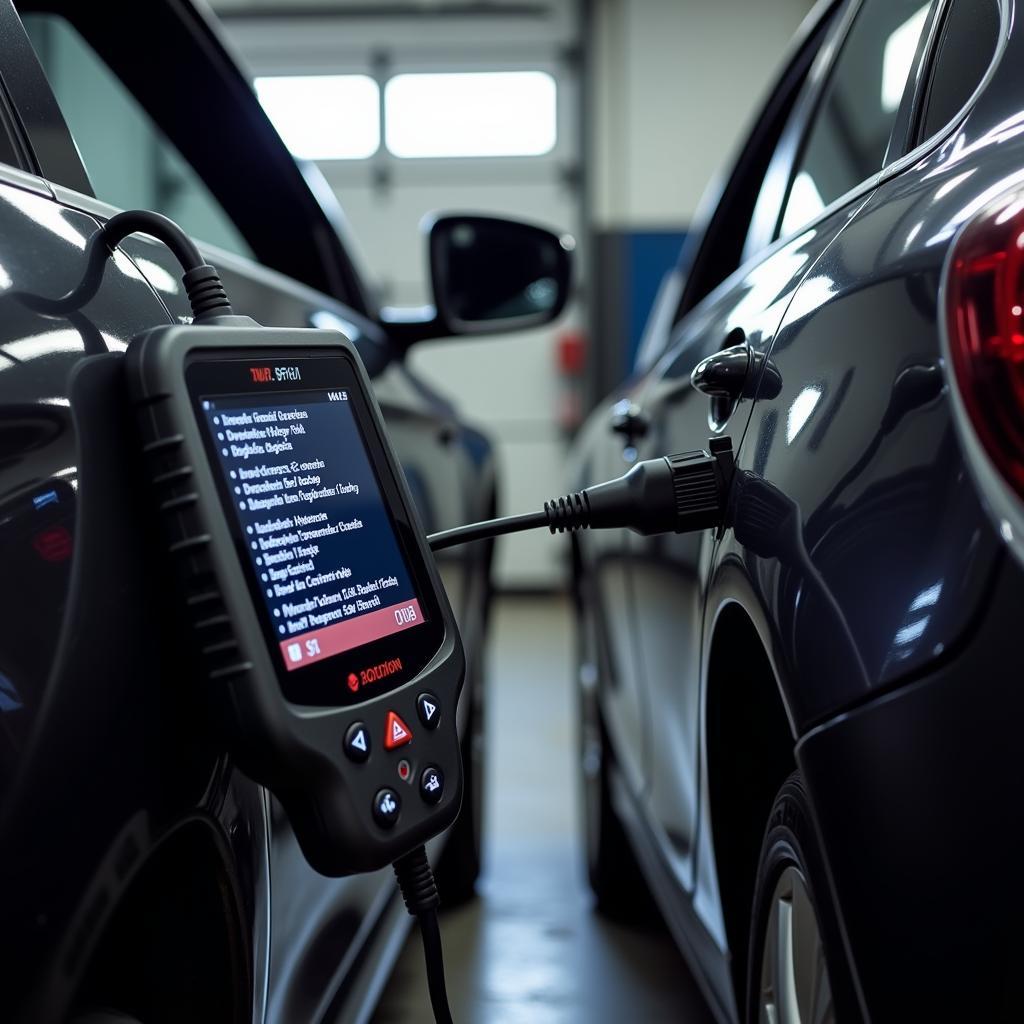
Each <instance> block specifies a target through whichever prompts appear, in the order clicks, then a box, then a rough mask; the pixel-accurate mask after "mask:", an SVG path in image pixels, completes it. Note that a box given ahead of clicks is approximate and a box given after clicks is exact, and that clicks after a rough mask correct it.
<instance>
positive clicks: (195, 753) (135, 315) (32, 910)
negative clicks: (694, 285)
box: [0, 0, 565, 1024]
mask: <svg viewBox="0 0 1024 1024" xmlns="http://www.w3.org/2000/svg"><path fill="white" fill-rule="evenodd" d="M0 40H2V44H0V79H2V88H0V123H2V127H3V131H0V292H2V294H0V879H2V895H0V964H2V977H3V983H2V985H0V990H2V991H0V1019H2V1020H4V1021H24V1022H32V1024H37V1022H49V1021H63V1020H72V1019H85V1017H86V1016H88V1019H90V1020H103V1019H111V1020H112V1019H117V1020H137V1021H141V1022H151V1021H179V1022H180V1021H216V1022H218V1024H223V1022H228V1021H262V1020H278V1021H319V1020H331V1021H335V1020H358V1019H365V1018H366V1016H368V1014H369V1012H370V1011H371V1009H372V1007H373V1005H374V1003H375V1001H376V997H377V995H378V994H379V992H380V989H381V987H382V986H383V984H384V982H385V981H386V978H387V976H388V973H389V971H390V969H391V965H392V963H393V960H394V957H395V955H396V954H397V951H398V949H399V948H400V946H401V943H402V941H403V939H404V936H405V933H406V923H407V920H408V918H407V915H406V913H405V910H404V908H403V907H402V905H401V901H400V899H398V893H397V889H396V887H395V883H394V879H393V877H392V875H391V873H390V872H389V871H385V872H378V873H376V874H373V875H364V876H357V877H351V878H342V879H329V878H325V877H323V876H321V875H318V874H316V873H315V872H314V871H313V870H312V869H311V868H310V867H309V866H308V865H307V863H306V861H305V859H304V858H303V855H302V853H301V852H300V850H299V847H298V845H297V843H296V840H295V836H294V833H293V832H292V830H291V828H290V827H289V824H288V822H287V820H286V818H285V817H284V815H283V812H282V810H281V808H280V805H279V804H278V803H277V802H276V801H275V800H274V799H273V798H271V797H270V795H269V794H268V793H267V791H265V790H264V789H262V788H261V787H259V786H257V785H256V784H254V783H253V782H252V781H250V780H249V779H247V778H246V777H245V776H243V775H242V774H241V773H240V772H239V771H238V770H237V769H236V767H235V766H234V765H233V763H232V761H231V759H230V758H229V757H228V756H227V755H226V753H225V749H224V744H223V742H222V741H221V739H220V738H219V737H218V735H217V734H216V732H215V731H214V730H213V729H212V728H211V726H210V725H209V724H208V721H207V719H208V715H206V714H205V713H204V696H203V694H202V692H199V689H198V688H197V685H196V678H197V676H196V673H195V671H194V665H193V663H192V661H191V658H190V655H189V654H188V653H187V648H188V645H187V644H185V643H184V642H183V640H182V630H181V628H180V613H179V611H178V609H177V607H176V604H175V601H174V598H173V596H172V592H173V587H172V585H171V583H170V580H169V577H168V574H167V573H166V572H165V571H164V570H163V569H162V568H161V565H162V563H161V562H160V561H159V559H155V558H154V556H153V552H154V551H156V550H157V548H156V547H155V546H154V545H156V544H158V540H157V538H156V537H155V536H154V532H153V531H154V526H153V515H152V514H151V511H150V507H149V504H148V502H147V499H146V496H145V494H144V493H142V491H140V490H139V489H138V488H137V487H134V486H132V483H131V481H132V480H133V479H135V477H134V476H133V473H132V467H133V466H135V465H136V461H137V459H138V452H137V450H136V449H137V445H136V442H135V441H134V439H133V435H134V431H133V428H132V424H131V421H130V418H129V417H126V416H125V415H124V410H123V409H122V408H120V407H119V406H118V405H117V403H112V402H110V401H109V400H108V399H107V398H106V397H104V396H105V395H107V394H108V393H109V392H107V391H105V390H101V389H100V388H98V387H97V381H98V379H99V378H98V377H97V376H96V374H97V373H99V374H100V375H102V373H103V372H104V371H102V366H103V365H106V362H105V361H106V360H109V359H111V358H116V357H112V356H106V355H103V353H104V352H105V351H109V352H112V353H116V352H119V351H122V350H123V349H124V348H125V345H126V343H127V342H128V340H129V339H130V338H131V337H132V336H133V335H135V334H136V333H138V332H140V331H142V330H144V329H146V328H149V327H153V326H155V325H158V324H166V323H174V322H178V321H185V320H187V318H188V317H189V315H190V308H189V305H188V303H187V301H186V298H185V295H184V294H183V290H182V288H181V285H180V283H179V273H180V271H179V268H178V267H177V264H176V262H175V260H174V258H173V257H172V256H171V254H170V253H169V252H168V251H167V250H166V249H165V248H164V247H163V246H162V245H160V244H158V243H157V242H156V241H155V240H154V239H150V238H147V237H138V236H136V237H133V238H131V239H129V240H128V241H126V242H125V243H124V244H123V245H121V246H120V247H119V248H118V250H117V252H116V253H115V255H114V258H113V259H112V260H111V261H110V262H109V264H108V265H107V267H106V270H105V274H104V277H103V280H102V285H101V287H100V288H99V290H98V292H97V293H96V294H95V297H94V298H92V299H91V300H90V301H89V302H88V303H86V304H85V305H84V306H83V307H82V308H81V309H80V310H77V311H74V312H72V313H70V314H67V315H62V316H48V315H44V314H43V313H40V312H37V311H36V310H38V309H39V308H40V305H39V302H38V301H37V300H38V299H40V298H54V297H57V296H60V295H63V294H64V293H66V292H68V291H69V290H70V289H71V288H72V287H73V286H74V285H75V284H76V283H77V282H78V280H79V279H80V278H81V277H82V275H83V273H84V271H85V247H86V243H87V240H88V239H89V238H90V237H91V236H92V235H93V234H94V233H95V232H96V231H97V229H98V228H99V227H100V225H101V224H102V223H103V222H105V221H106V220H107V219H108V218H109V217H110V216H111V215H112V214H113V213H115V212H116V208H115V207H113V206H111V205H109V204H108V203H106V202H103V201H101V200H100V199H99V198H97V194H98V190H97V193H94V190H93V183H92V180H91V178H90V166H89V165H88V164H89V160H86V162H85V163H83V158H82V155H81V154H83V153H89V154H92V155H93V157H94V158H95V161H99V162H101V161H103V160H106V161H107V164H105V165H104V167H103V170H104V171H105V172H107V171H110V170H111V168H113V169H114V170H115V171H116V172H118V173H119V174H121V176H122V177H121V180H122V184H123V186H124V187H125V188H126V189H129V190H130V189H133V188H135V189H141V187H142V186H141V184H140V183H142V182H156V185H157V186H158V187H154V189H153V194H147V195H141V196H138V197H137V198H138V201H137V202H136V203H135V204H134V205H144V206H153V207H156V208H158V209H160V210H162V211H163V212H165V213H168V214H170V215H172V216H178V217H180V218H181V219H182V222H183V223H185V224H186V226H188V225H189V224H190V223H194V222H198V223H199V225H200V231H204V230H205V228H206V227H208V228H209V229H210V231H211V233H213V234H214V236H215V237H217V238H218V239H223V240H224V242H225V244H226V245H231V246H232V247H233V248H235V249H236V250H239V251H242V252H243V253H245V252H247V253H248V254H249V255H248V256H245V255H242V256H239V255H237V254H235V253H231V252H228V251H225V250H223V249H218V248H214V247H211V246H205V245H204V246H203V251H204V255H205V256H206V257H207V258H208V259H209V260H210V261H211V262H213V263H215V264H216V266H217V268H218V269H219V270H220V272H221V276H222V279H223V281H224V284H225V286H226V288H227V290H228V292H229V294H230V296H231V298H232V300H233V303H234V306H235V308H236V310H237V311H239V312H242V313H245V314H248V315H250V316H252V317H254V318H255V319H256V320H258V321H260V322H262V323H264V324H268V325H276V326H295V327H310V326H318V327H332V328H336V329H340V330H342V331H343V332H344V333H345V334H347V335H348V336H349V337H350V338H351V339H352V340H353V341H354V343H355V344H356V346H357V347H358V349H359V351H360V353H361V355H362V357H363V360H364V362H365V364H366V367H367V369H368V371H369V373H370V375H371V377H372V379H373V383H374V388H375V391H376V395H377V397H378V400H379V402H380V404H381V406H382V408H383V411H384V414H385V417H386V420H387V423H388V426H389V430H390V433H391V437H392V440H393V443H394V445H395V447H396V449H397V451H398V453H399V456H400V459H401V461H402V464H403V467H404V470H405V473H406V475H407V478H408V481H409V484H410V488H411V490H412V492H413V495H414V498H415V499H416V502H417V504H418V506H419V511H420V513H421V516H422V519H423V521H424V524H425V526H426V528H427V529H428V530H434V529H439V528H445V527H450V526H455V525H459V524H461V523H464V522H467V521H473V520H477V519H480V518H487V517H488V516H489V515H491V514H493V511H494V508H495V503H496V484H495V468H494V456H493V451H492V447H491V445H490V443H489V441H488V440H487V438H486V437H485V436H484V435H483V434H481V433H480V432H478V431H476V430H474V429H473V428H472V427H470V426H468V425H466V424H465V423H463V422H462V421H461V420H460V419H459V418H458V416H457V414H456V412H455V410H454V408H453V406H452V404H451V403H450V401H449V400H448V399H446V398H444V397H443V396H441V395H439V394H437V393H436V392H435V391H433V390H432V389H431V388H430V387H429V386H428V385H427V384H426V383H425V382H424V381H423V380H420V379H418V378H417V377H416V376H414V375H413V374H412V373H411V372H410V371H409V369H408V368H407V367H406V365H405V363H404V362H403V356H404V354H405V352H406V350H407V349H408V347H409V346H410V345H411V344H413V343H414V342H416V341H419V340H422V339H425V338H430V337H436V336H441V335H447V334H456V333H472V332H474V331H476V330H478V329H479V330H500V329H502V328H503V327H506V326H510V327H517V328H518V327H522V326H528V325H530V324H534V323H540V322H546V321H547V320H548V319H550V318H551V317H552V316H554V315H555V314H556V313H557V312H558V310H559V308H560V307H561V305H562V304H564V301H565V281H562V280H559V281H555V279H554V278H552V277H550V275H549V274H548V271H547V270H546V269H545V263H544V261H545V259H546V258H547V257H546V256H545V253H547V256H548V257H550V256H551V254H552V253H556V254H557V258H558V265H559V266H563V265H564V263H565V256H564V254H563V253H562V251H561V249H562V247H561V243H560V242H559V240H558V239H557V238H556V237H555V236H553V235H548V234H547V233H546V232H543V231H540V230H539V229H533V228H528V227H526V226H522V225H517V224H511V223H509V222H504V221H499V220H494V219H487V218H480V217H477V218H462V217H457V218H454V219H451V218H449V219H445V218H439V219H437V220H436V221H435V222H434V224H433V227H432V228H431V231H430V238H429V242H430V252H431V260H432V271H433V275H434V280H435V294H436V303H437V309H436V311H434V312H427V313H424V312H422V311H421V312H420V313H419V314H418V315H407V316H405V317H401V316H397V315H395V316H392V317H391V318H390V319H388V318H386V317H385V316H384V315H383V314H382V312H381V310H380V309H379V308H378V307H377V305H376V304H375V302H374V300H373V299H372V297H371V296H370V294H369V292H368V290H367V288H366V287H365V286H364V284H363V281H362V278H361V276H360V274H359V271H358V269H357V268H356V266H355V265H354V263H353V261H352V259H351V258H350V255H349V252H350V249H349V245H348V242H347V239H346V235H345V231H344V224H343V222H342V220H341V217H340V212H339V210H338V209H337V206H336V203H335V202H334V199H333V196H332V195H331V194H330V193H329V192H328V190H327V189H326V187H325V186H324V183H323V180H322V179H321V178H319V177H318V176H317V174H316V172H315V170H314V169H312V168H310V167H300V166H299V165H298V164H297V163H296V162H295V160H294V159H293V158H292V157H291V155H290V154H289V153H288V151H287V150H286V148H285V147H284V145H283V144H282V142H281V140H280V139H279V137H278V136H277V134H276V133H275V132H274V130H273V128H272V127H271V125H270V123H269V121H268V120H267V119H266V117H265V115H264V114H263V111H262V109H261V108H260V106H259V104H258V102H257V100H256V98H255V95H254V94H253V91H252V89H251V86H250V83H249V82H248V81H247V80H246V79H245V77H244V76H243V75H242V73H241V72H240V71H239V69H238V67H237V66H236V64H235V63H234V62H233V61H232V59H231V57H230V56H229V54H228V52H227V50H226V49H225V47H224V45H223V42H222V40H221V39H220V37H219V35H218V33H217V30H216V28H215V26H214V24H213V23H212V22H211V21H210V20H209V19H208V17H207V16H206V15H205V14H204V13H203V12H202V11H201V10H199V9H196V8H194V7H192V6H191V5H190V4H187V3H184V2H181V0H154V2H150V3H147V4H135V5H133V4H85V5H83V4H77V3H72V2H63V0H55V2H52V3H51V2H48V0H42V2H35V0H27V2H25V3H19V4H18V5H17V9H15V6H14V5H13V4H12V3H11V2H10V0H0ZM69 54H70V56H69ZM69 75H70V76H71V77H70V78H69V77H68V76H69ZM76 76H77V77H76ZM113 82H119V83H120V85H119V86H118V88H119V89H121V90H122V93H123V96H124V97H126V99H125V100H124V102H123V103H122V104H121V106H120V107H118V106H116V105H115V104H114V99H113V98H112V97H111V95H110V93H109V92H104V89H105V88H106V87H107V85H108V84H109V83H113ZM51 86H52V88H51ZM55 94H57V95H60V96H61V98H62V102H63V109H62V106H61V105H59V104H58V102H57V99H56V98H55ZM95 104H103V105H104V106H102V107H101V110H100V113H99V115H98V116H95V115H96V110H95V109H92V110H90V113H91V114H93V115H94V116H93V118H92V122H91V123H93V124H94V125H95V133H96V137H92V136H91V135H90V136H88V137H84V136H82V135H80V136H79V137H77V138H76V137H74V136H73V134H72V132H71V131H70V130H69V127H68V125H69V123H71V122H74V121H75V117H76V114H81V112H82V110H83V108H89V107H90V105H92V106H93V107H94V106H95ZM139 111H141V113H139ZM65 112H67V120H66V119H65ZM114 117H126V118H128V117H132V118H135V117H138V118H139V121H138V123H139V124H140V125H142V126H143V128H144V129H145V131H146V133H148V134H146V135H145V139H144V142H145V145H144V146H143V147H142V149H141V151H140V152H135V151H133V152H124V151H121V150H118V149H116V148H115V149H111V147H110V146H109V145H108V144H107V142H106V141H105V138H104V136H103V129H104V124H105V123H108V122H107V120H106V119H107V118H114ZM140 131H142V128H140ZM142 159H147V160H152V161H153V166H146V167H140V166H139V161H140V160H142ZM190 218H191V220H190ZM204 225H205V227H204ZM200 237H203V235H202V234H200ZM456 237H457V238H458V245H457V248H458V251H457V252H455V251H453V249H452V239H453V238H456ZM509 260H511V261H512V262H511V263H509V262H508V261H509ZM538 277H540V278H544V279H545V281H546V284H545V287H544V289H542V291H543V292H544V295H545V296H546V298H545V301H544V303H542V304H540V305H537V303H536V302H533V304H532V305H531V304H530V303H528V302H525V300H524V301H517V296H518V295H520V293H521V292H523V290H524V289H525V288H526V287H527V286H528V285H529V284H530V283H531V282H532V281H534V280H535V279H536V278H538ZM484 285H486V288H485V287H484ZM535 293H536V289H534V290H533V292H531V295H532V294H535ZM94 357H95V358H94ZM96 367H100V368H101V369H99V370H96V369H94V368H96ZM490 558H491V549H490V547H489V546H488V545H487V544H476V545H470V546H467V547H465V548H463V549H457V550H456V552H455V553H454V554H453V555H452V556H451V557H448V558H445V559H443V560H441V561H440V568H441V570H442V574H443V577H444V580H445V584H446V587H447V589H448V591H449V596H450V598H451V603H452V605H453V608H454V609H455V612H456V615H457V617H458V618H459V621H460V626H461V632H462V635H463V639H464V643H465V647H466V653H467V662H468V666H469V668H468V677H467V681H466V684H465V687H464V690H463V698H462V700H461V702H460V705H459V708H458V709H457V717H458V723H459V727H460V735H461V737H462V748H463V758H464V762H465V765H466V780H467V790H466V794H465V799H464V803H463V810H462V814H461V817H460V818H459V821H458V823H457V824H456V825H455V826H454V827H453V829H452V830H451V831H450V832H449V833H448V834H447V835H445V836H443V837H441V838H440V839H438V840H437V842H436V843H435V844H434V845H433V847H432V853H433V855H434V857H435V860H437V859H439V863H440V871H439V884H440V887H441V891H442V896H443V898H444V899H445V900H446V901H447V902H449V903H455V902H457V901H458V900H460V899H463V898H466V897H467V896H468V895H469V894H470V893H472V890H473V883H474V879H475V877H476V873H477V870H478V866H479V850H480V784H481V774H480V773H481V770H482V766H481V763H480V757H481V751H482V744H481V743H480V735H481V727H482V716H483V686H482V683H483V680H482V676H481V670H482V654H483V645H484V639H485V632H486V625H487V609H488V604H489V598H490ZM451 711H452V712H455V709H451ZM340 742H341V740H340V738H339V743H340Z"/></svg>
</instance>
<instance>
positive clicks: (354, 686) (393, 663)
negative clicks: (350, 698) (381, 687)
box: [348, 658, 402, 693]
mask: <svg viewBox="0 0 1024 1024" xmlns="http://www.w3.org/2000/svg"><path fill="white" fill-rule="evenodd" d="M401 671H402V659H401V658H391V659H390V660H389V661H382V662H381V663H380V664H379V665H374V666H373V667H372V668H364V669H363V670H362V671H361V672H360V673H359V674H358V675H356V673H355V672H350V673H349V674H348V688H349V689H350V690H351V691H352V692H353V693H355V692H356V690H358V689H359V687H360V686H369V685H370V683H379V682H380V681H381V680H382V679H386V678H387V677H388V676H393V675H394V674H395V673H396V672H401Z"/></svg>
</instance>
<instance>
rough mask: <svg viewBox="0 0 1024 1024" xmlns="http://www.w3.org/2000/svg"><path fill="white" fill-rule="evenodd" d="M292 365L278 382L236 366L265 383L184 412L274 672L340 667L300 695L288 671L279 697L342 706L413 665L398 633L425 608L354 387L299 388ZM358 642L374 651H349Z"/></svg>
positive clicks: (413, 624)
mask: <svg viewBox="0 0 1024 1024" xmlns="http://www.w3.org/2000/svg"><path fill="white" fill-rule="evenodd" d="M309 362H310V363H314V362H319V363H324V362H327V360H319V361H313V360H310V361H309ZM292 363H293V365H292V366H291V367H290V369H291V370H292V371H293V372H294V374H296V375H297V378H293V380H292V381H290V382H289V381H286V383H290V384H291V387H288V388H287V389H286V390H278V389H277V388H276V387H275V384H276V383H278V382H277V381H276V378H275V377H274V375H275V374H276V373H277V372H279V369H278V368H277V367H273V366H267V367H250V370H251V372H252V373H254V374H256V376H257V377H258V376H260V375H261V374H262V373H263V371H268V372H269V373H270V374H271V380H270V381H269V382H267V386H266V387H265V388H262V387H261V388H258V390H247V391H246V393H243V394H237V393H236V394H214V393H210V392H208V391H205V390H203V391H200V392H198V393H197V394H196V404H197V406H198V408H197V412H198V414H199V416H200V420H201V422H202V423H203V425H204V427H205V430H206V434H207V438H208V442H209V443H208V446H207V447H208V450H210V451H211V454H212V456H213V461H214V465H215V469H216V470H217V472H218V473H219V475H220V480H219V484H220V490H221V494H222V499H223V501H224V503H225V504H228V503H230V505H231V506H232V507H231V511H230V513H229V518H231V519H232V520H233V523H232V525H233V527H234V529H233V532H234V533H235V536H236V543H237V544H238V545H239V547H240V548H241V549H243V550H244V555H242V558H243V561H247V562H248V569H249V570H250V572H249V574H248V575H249V579H250V581H251V584H252V586H251V589H255V590H258V593H259V603H261V604H262V606H263V610H264V612H265V614H264V615H262V616H261V618H262V619H263V621H264V623H265V630H266V631H267V633H268V634H269V636H268V643H269V646H270V647H271V648H272V651H273V653H274V654H275V655H276V658H277V663H278V668H279V671H278V675H279V676H281V675H282V671H281V670H283V675H284V677H285V678H286V679H287V677H289V676H291V675H292V674H293V673H294V674H296V675H297V677H303V676H305V675H307V674H313V673H314V671H315V670H313V666H317V665H318V663H321V662H331V661H332V659H337V661H333V662H332V664H333V665H335V666H337V664H338V662H342V663H343V664H344V667H343V668H334V669H332V671H331V673H330V675H328V676H324V674H323V670H322V669H321V673H320V676H321V678H320V685H318V686H317V687H316V688H315V689H316V691H317V694H318V696H314V694H313V692H312V691H311V692H309V693H307V694H304V693H303V689H302V687H301V685H299V682H298V679H296V682H295V683H294V684H287V685H286V686H285V689H286V692H287V691H291V692H290V693H289V694H288V695H289V696H290V697H291V698H292V699H296V700H298V701H299V702H302V703H321V702H328V700H329V702H331V703H351V702H352V700H353V699H359V697H360V695H362V696H365V697H368V696H371V695H372V694H371V693H370V692H367V693H365V694H364V693H363V690H364V689H366V688H370V689H372V690H373V691H375V692H379V691H381V690H386V689H388V688H389V686H388V684H389V683H392V684H394V685H397V684H399V683H401V682H404V681H405V679H406V678H408V677H409V675H410V670H412V669H415V668H418V667H419V665H418V664H414V663H417V662H422V660H423V659H422V658H418V659H417V658H416V657H414V656H413V655H414V653H415V652H414V650H412V649H411V648H410V643H409V642H408V641H409V640H413V639H414V637H413V636H410V637H408V638H405V637H401V636H400V634H405V633H409V634H416V632H417V631H418V630H422V627H423V626H424V625H425V624H426V623H427V622H428V620H429V618H430V614H429V609H428V608H427V607H425V606H424V601H423V600H421V596H422V595H421V593H420V592H419V589H418V588H417V586H416V584H415V580H414V573H413V572H412V571H411V570H410V564H409V561H408V559H407V557H406V555H405V554H404V553H403V550H402V545H401V544H400V541H399V538H398V536H397V534H396V524H395V521H394V518H393V516H392V514H391V513H390V512H389V504H388V502H387V501H386V500H385V495H384V494H383V493H382V488H381V483H382V481H381V480H380V479H379V477H378V474H377V473H376V472H375V470H374V466H373V464H372V463H371V458H370V454H369V452H368V449H367V444H366V439H365V436H364V431H363V430H361V429H360V423H359V416H358V409H357V407H358V406H359V404H360V397H359V395H358V389H353V387H351V386H343V385H341V384H339V385H338V386H336V387H327V388H323V389H316V390H305V389H302V384H301V381H302V380H303V370H304V369H305V370H306V374H305V376H306V377H309V376H310V375H311V374H310V372H309V371H310V369H311V368H310V367H309V366H306V367H303V366H302V365H301V364H300V363H299V362H297V361H294V360H293V361H292ZM222 365H223V364H222ZM312 369H317V370H320V371H321V372H320V374H317V375H322V367H319V366H314V367H312ZM253 382H254V384H255V383H256V381H255V379H254V381H253ZM362 411H363V418H365V416H366V410H365V409H363V410H362ZM392 503H393V502H392ZM240 553H241V552H240ZM389 640H390V641H392V643H391V644H390V646H389V644H388V641H389ZM400 640H404V641H405V642H403V643H398V641H400ZM414 646H415V645H414ZM367 650H373V651H376V652H379V655H378V656H374V657H370V656H369V655H368V656H367V657H365V658H360V657H358V656H357V655H358V654H359V653H360V652H364V651H367ZM346 655H347V656H348V657H341V656H346ZM307 670H311V671H310V672H309V673H307Z"/></svg>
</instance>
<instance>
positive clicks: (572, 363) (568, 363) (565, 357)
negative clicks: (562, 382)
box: [555, 327, 587, 377]
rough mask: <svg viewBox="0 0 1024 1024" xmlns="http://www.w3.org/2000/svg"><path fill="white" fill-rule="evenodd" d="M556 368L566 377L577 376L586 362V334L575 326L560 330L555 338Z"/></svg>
mask: <svg viewBox="0 0 1024 1024" xmlns="http://www.w3.org/2000/svg"><path fill="white" fill-rule="evenodd" d="M555 346H556V348H555V351H556V358H557V363H558V370H559V372H560V373H562V374H564V375H565V376H567V377H578V376H579V375H580V374H581V373H583V367H584V366H585V365H586V362H587V338H586V335H585V334H584V333H583V332H582V331H581V330H578V329H577V328H575V327H570V328H568V329H566V330H564V331H560V332H559V334H558V336H557V337H556V338H555Z"/></svg>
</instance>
